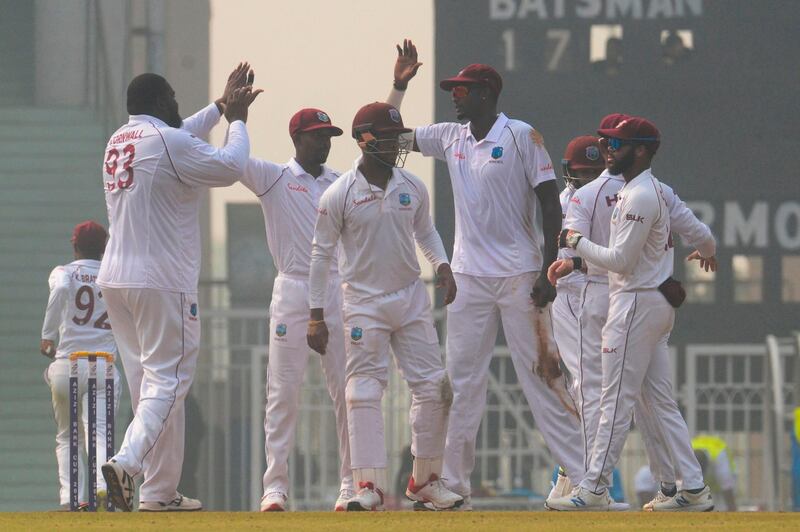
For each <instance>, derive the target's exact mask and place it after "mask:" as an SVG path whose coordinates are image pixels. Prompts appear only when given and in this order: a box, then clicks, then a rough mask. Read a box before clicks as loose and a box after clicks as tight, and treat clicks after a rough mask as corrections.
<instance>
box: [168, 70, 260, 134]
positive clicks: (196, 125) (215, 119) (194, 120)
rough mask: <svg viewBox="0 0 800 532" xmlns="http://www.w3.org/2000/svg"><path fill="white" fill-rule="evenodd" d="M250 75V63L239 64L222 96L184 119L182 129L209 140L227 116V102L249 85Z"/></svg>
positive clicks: (229, 78) (229, 77) (230, 76)
mask: <svg viewBox="0 0 800 532" xmlns="http://www.w3.org/2000/svg"><path fill="white" fill-rule="evenodd" d="M248 73H252V70H251V69H250V65H249V63H239V65H238V66H237V67H236V68H234V69H233V71H232V72H231V73H230V75H229V76H228V81H227V83H226V84H225V89H224V91H223V92H222V96H220V97H219V98H217V99H216V100H214V102H213V103H211V104H209V105H207V106H206V107H204V108H202V109H200V110H199V111H197V112H196V113H195V114H193V115H192V116H190V117H188V118H184V119H183V124H181V128H182V129H185V130H186V131H188V132H189V133H191V134H192V135H196V136H198V137H201V138H208V135H209V133H211V130H212V129H213V128H214V126H216V125H217V124H218V123H219V119H220V118H222V116H223V115H224V114H225V102H226V101H227V100H228V98H229V97H230V95H231V93H232V92H233V91H234V90H235V89H238V88H240V87H244V86H245V85H247V80H248Z"/></svg>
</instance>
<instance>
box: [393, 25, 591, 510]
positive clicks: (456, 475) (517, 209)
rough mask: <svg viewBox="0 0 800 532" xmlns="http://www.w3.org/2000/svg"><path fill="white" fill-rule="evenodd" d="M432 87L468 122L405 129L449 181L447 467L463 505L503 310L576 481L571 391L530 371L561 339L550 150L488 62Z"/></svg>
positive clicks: (406, 51)
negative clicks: (452, 294)
mask: <svg viewBox="0 0 800 532" xmlns="http://www.w3.org/2000/svg"><path fill="white" fill-rule="evenodd" d="M397 49H398V57H397V61H398V62H407V63H412V64H415V63H416V62H417V54H416V48H414V47H413V44H412V43H411V41H408V40H407V41H405V42H404V45H403V47H400V46H399V45H398V46H397ZM406 87H407V82H403V81H402V80H395V84H394V89H393V90H392V92H391V94H390V96H389V98H388V100H387V101H389V102H390V103H392V104H393V105H396V106H398V105H400V102H401V101H402V99H403V95H404V93H405V89H406ZM439 87H440V88H441V89H442V90H446V91H449V92H450V93H451V97H452V101H453V105H454V107H455V111H456V118H457V119H458V120H460V121H461V120H468V122H467V123H466V124H460V123H455V122H453V123H441V124H433V125H430V126H425V127H418V128H416V129H414V130H413V132H410V133H409V134H407V135H404V138H406V139H407V140H408V142H409V143H410V144H411V145H412V146H413V149H414V150H415V151H420V152H421V153H422V154H423V155H426V156H432V157H435V158H436V159H439V160H441V161H444V162H446V163H447V167H448V173H449V176H450V183H451V184H452V187H453V202H454V207H455V246H454V249H453V271H454V275H455V278H456V283H458V287H459V297H458V300H457V301H456V302H455V304H453V305H450V307H448V310H447V342H446V344H447V345H446V352H447V372H448V375H449V377H450V380H451V382H452V386H453V406H452V409H451V416H450V420H449V426H448V429H447V447H446V451H445V465H444V476H445V481H446V483H447V486H448V487H449V488H450V489H452V490H453V491H455V492H456V493H458V494H460V495H462V496H464V497H465V500H466V502H465V504H464V507H463V509H470V508H471V504H470V502H471V499H470V495H471V486H470V475H471V474H472V471H473V469H474V467H475V445H476V439H477V434H478V428H479V427H480V422H481V417H482V415H483V412H484V408H485V404H486V390H487V386H488V380H489V372H490V370H489V365H490V363H491V359H492V352H493V350H494V345H495V342H496V340H497V332H498V327H499V324H500V321H501V320H502V323H503V331H504V332H505V336H506V339H507V340H508V345H509V348H510V350H511V360H512V362H513V364H514V369H515V372H516V375H517V379H518V381H519V383H520V386H521V388H522V390H523V392H524V394H525V397H526V399H527V401H528V405H529V406H530V409H531V412H532V413H533V415H534V418H535V419H536V425H537V426H538V427H539V428H540V429H541V430H542V435H543V436H544V440H545V442H546V443H547V446H548V447H549V448H550V451H551V452H552V453H553V455H554V456H555V458H556V460H557V461H558V462H559V463H561V464H562V465H563V466H564V467H565V469H566V471H567V474H568V475H569V476H570V477H571V478H572V481H573V483H574V484H577V483H578V482H580V480H581V479H582V478H583V471H584V468H583V460H582V453H581V438H580V433H579V426H578V420H577V417H576V416H575V415H574V414H573V413H570V412H569V411H568V410H567V409H566V408H565V407H564V399H563V398H561V397H559V391H561V392H563V393H564V394H565V395H567V394H566V390H565V387H566V382H565V380H564V377H563V376H558V377H554V379H553V382H552V385H553V387H552V388H551V387H550V386H548V385H547V384H546V383H545V382H544V381H543V380H542V379H539V378H538V377H537V376H536V375H534V371H533V368H537V369H538V368H539V367H541V366H542V365H543V364H547V363H551V362H555V363H557V360H555V361H554V360H551V359H552V358H553V357H556V358H557V350H556V349H555V348H553V349H550V346H553V345H554V341H553V340H552V332H551V330H550V327H549V321H550V320H549V312H550V308H549V306H548V304H549V303H550V302H551V301H553V299H554V298H555V288H554V287H553V286H552V285H551V284H550V283H549V281H548V280H547V275H546V272H547V267H548V266H549V265H550V264H551V263H552V262H553V260H555V258H556V254H557V250H558V247H557V242H556V236H557V233H558V230H559V229H560V227H561V206H560V203H559V199H558V188H557V186H556V181H555V174H554V172H553V165H552V163H551V161H550V156H549V155H548V153H547V150H546V149H545V147H544V141H543V139H542V136H541V135H540V134H539V133H538V132H537V131H536V130H535V129H533V127H531V126H530V125H529V124H526V123H525V122H522V121H519V120H514V119H511V118H508V117H507V116H506V115H505V114H503V113H498V111H497V104H498V99H499V96H500V93H501V91H502V88H503V81H502V79H501V77H500V75H499V74H498V73H497V71H495V70H494V69H493V68H492V67H490V66H488V65H482V64H472V65H468V66H467V67H465V68H464V69H462V70H461V72H459V73H458V75H456V76H454V77H451V78H448V79H445V80H442V81H441V82H440V83H439ZM540 209H541V218H542V226H541V227H538V223H537V222H536V218H537V211H539V210H540ZM532 324H535V325H534V326H532ZM567 399H569V396H568V395H567ZM562 485H563V483H562Z"/></svg>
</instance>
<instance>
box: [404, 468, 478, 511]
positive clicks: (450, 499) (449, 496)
mask: <svg viewBox="0 0 800 532" xmlns="http://www.w3.org/2000/svg"><path fill="white" fill-rule="evenodd" d="M406 497H408V498H409V499H411V500H412V501H414V502H421V503H427V504H426V507H430V506H432V507H433V508H434V509H435V510H454V509H456V508H458V507H459V506H461V505H462V504H464V497H462V496H461V495H459V494H457V493H454V492H452V491H450V490H449V489H447V488H446V487H445V486H444V482H442V479H440V478H439V477H438V476H437V475H435V474H433V475H431V476H430V478H429V479H428V481H427V482H426V483H425V484H422V485H419V486H418V485H416V483H415V482H414V477H413V476H412V477H411V478H409V479H408V489H406Z"/></svg>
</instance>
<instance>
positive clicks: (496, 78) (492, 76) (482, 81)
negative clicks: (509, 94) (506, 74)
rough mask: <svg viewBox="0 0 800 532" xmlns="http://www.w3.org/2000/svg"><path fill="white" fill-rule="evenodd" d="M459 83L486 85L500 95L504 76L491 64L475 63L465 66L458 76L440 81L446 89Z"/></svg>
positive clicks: (440, 85)
mask: <svg viewBox="0 0 800 532" xmlns="http://www.w3.org/2000/svg"><path fill="white" fill-rule="evenodd" d="M458 85H485V86H486V87H489V89H490V90H491V91H492V92H493V93H494V95H495V96H499V95H500V91H502V90H503V78H501V77H500V74H498V73H497V71H496V70H495V69H493V68H492V67H490V66H489V65H482V64H480V63H474V64H472V65H468V66H465V67H464V68H463V69H461V72H459V73H458V74H457V75H456V76H454V77H452V78H447V79H443V80H442V81H440V82H439V87H440V88H441V89H442V90H446V91H449V90H451V89H452V88H453V87H456V86H458Z"/></svg>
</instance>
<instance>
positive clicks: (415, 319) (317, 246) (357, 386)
mask: <svg viewBox="0 0 800 532" xmlns="http://www.w3.org/2000/svg"><path fill="white" fill-rule="evenodd" d="M407 131H410V130H409V129H406V128H405V127H404V126H403V120H402V118H401V116H400V113H399V112H398V111H397V109H395V108H394V107H392V106H391V105H389V104H386V103H378V102H375V103H372V104H369V105H366V106H364V107H362V108H361V109H360V110H359V111H358V113H356V116H355V118H354V119H353V129H352V133H353V137H354V138H355V139H356V141H357V142H358V145H359V147H360V148H361V151H362V156H361V157H360V158H359V159H357V160H356V162H355V164H354V165H353V168H352V169H351V170H350V171H349V172H347V173H345V174H344V175H342V176H341V177H340V178H339V179H337V180H336V181H335V182H334V183H333V184H332V185H331V186H330V187H328V190H327V191H325V193H324V194H323V195H322V199H321V200H320V204H319V215H318V218H317V225H316V228H315V231H314V243H313V248H312V252H311V275H310V285H311V287H310V295H309V305H310V307H311V316H310V321H309V323H308V344H309V346H311V348H312V349H314V350H315V351H317V352H318V353H321V354H324V353H325V352H326V349H327V346H328V327H327V325H326V320H327V319H328V318H327V316H328V313H327V311H326V309H327V308H328V302H329V301H330V299H329V298H330V294H329V291H330V289H331V286H330V283H329V282H328V279H329V274H330V270H331V265H332V262H333V261H334V260H335V259H336V256H337V247H338V248H339V270H340V274H341V276H342V280H343V282H344V323H345V332H346V349H347V385H346V394H347V420H348V424H349V434H350V455H351V466H352V468H353V478H354V480H355V483H356V486H357V490H358V491H357V492H356V495H355V496H354V497H353V498H352V499H350V502H349V503H348V506H347V507H348V510H351V511H352V510H377V509H381V508H382V506H383V494H384V492H385V490H386V488H387V486H388V484H387V476H386V444H385V441H384V434H383V413H382V412H381V399H382V397H383V390H384V388H385V387H386V382H387V378H388V371H389V347H390V346H391V348H392V352H393V353H394V358H395V362H396V364H397V367H398V369H399V370H400V373H401V375H402V376H403V378H404V379H405V380H406V382H407V383H408V386H409V388H410V389H411V411H410V418H411V419H410V421H411V452H412V454H413V455H414V466H413V474H412V476H411V479H410V480H409V484H408V489H407V490H406V496H407V497H408V498H410V499H411V500H413V501H416V502H421V503H429V504H431V505H432V506H433V507H434V508H436V509H441V510H445V509H451V508H455V507H458V506H459V505H461V504H462V502H463V499H462V498H461V497H460V496H459V495H456V494H455V493H453V492H451V491H449V490H448V489H447V488H445V487H444V485H443V484H442V481H441V474H442V455H443V453H444V442H445V430H446V427H447V417H448V412H449V408H450V400H451V398H452V396H451V391H450V385H449V382H448V380H447V375H446V373H445V370H444V367H443V365H442V361H441V355H440V351H439V340H438V337H437V334H436V329H435V327H434V323H433V316H432V314H431V308H430V307H431V304H430V299H429V297H428V292H427V291H426V289H425V284H424V283H423V282H422V281H421V280H420V278H419V275H420V268H419V263H418V262H417V255H416V248H415V243H416V244H417V245H419V247H420V249H421V250H422V252H423V254H424V255H425V258H427V259H428V261H429V262H430V263H431V264H432V265H433V266H434V269H435V271H436V273H437V276H438V283H437V286H440V287H442V288H444V290H445V295H444V301H445V304H449V303H450V302H452V301H453V300H454V299H455V296H456V284H455V281H454V279H453V274H452V272H451V270H450V265H449V264H448V261H447V255H446V253H445V251H444V246H443V245H442V240H441V238H440V237H439V233H438V232H437V231H436V228H435V227H434V226H433V221H432V220H431V215H430V207H429V198H428V191H427V189H426V188H425V185H424V184H423V183H422V181H421V180H420V179H419V178H417V177H416V176H414V175H412V174H411V173H409V172H407V171H405V170H402V169H401V168H400V167H402V162H403V161H404V159H405V154H406V150H405V149H402V148H401V146H400V144H399V143H398V135H399V134H400V133H403V132H407Z"/></svg>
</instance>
